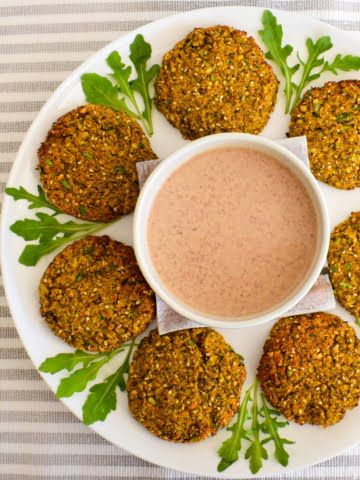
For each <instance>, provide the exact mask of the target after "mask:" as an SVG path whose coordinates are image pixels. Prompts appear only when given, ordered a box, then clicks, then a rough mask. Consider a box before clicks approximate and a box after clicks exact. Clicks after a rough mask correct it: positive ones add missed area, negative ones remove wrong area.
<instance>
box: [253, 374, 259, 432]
mask: <svg viewBox="0 0 360 480" xmlns="http://www.w3.org/2000/svg"><path fill="white" fill-rule="evenodd" d="M258 384H259V380H258V379H257V378H255V382H254V385H253V404H252V431H253V434H254V437H255V438H256V439H257V440H259V428H258V427H259V422H258Z"/></svg>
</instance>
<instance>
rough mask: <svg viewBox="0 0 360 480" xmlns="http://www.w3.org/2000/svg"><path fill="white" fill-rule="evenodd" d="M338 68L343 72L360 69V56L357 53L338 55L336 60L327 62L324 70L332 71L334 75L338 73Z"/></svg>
mask: <svg viewBox="0 0 360 480" xmlns="http://www.w3.org/2000/svg"><path fill="white" fill-rule="evenodd" d="M338 70H342V71H343V72H350V71H351V70H360V57H358V56H356V55H340V54H338V55H336V57H335V58H334V60H333V61H332V62H331V63H329V62H328V61H326V62H325V64H324V66H323V68H322V70H321V73H322V72H331V73H333V74H334V75H337V74H338Z"/></svg>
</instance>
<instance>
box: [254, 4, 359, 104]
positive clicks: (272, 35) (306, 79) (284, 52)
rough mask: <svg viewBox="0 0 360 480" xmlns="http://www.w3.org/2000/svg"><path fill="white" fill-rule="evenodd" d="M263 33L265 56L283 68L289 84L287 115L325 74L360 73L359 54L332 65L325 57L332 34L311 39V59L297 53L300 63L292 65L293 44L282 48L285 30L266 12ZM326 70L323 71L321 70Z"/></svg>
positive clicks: (339, 60)
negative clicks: (299, 71)
mask: <svg viewBox="0 0 360 480" xmlns="http://www.w3.org/2000/svg"><path fill="white" fill-rule="evenodd" d="M262 24H263V30H260V31H259V35H260V37H261V39H262V41H263V42H264V44H265V45H266V47H267V48H268V49H269V51H268V52H267V53H266V54H265V56H266V58H268V59H269V60H273V61H274V62H275V63H277V65H278V66H279V68H280V70H281V73H282V76H283V78H284V81H285V89H284V92H285V99H286V104H285V113H289V112H291V110H292V109H293V108H294V107H295V106H296V105H298V103H299V102H300V99H301V97H302V94H303V92H304V89H305V88H306V87H307V86H308V85H309V84H310V83H311V82H313V81H314V80H317V79H318V78H319V77H320V76H321V75H322V73H323V72H331V73H333V74H334V75H337V72H338V70H342V71H344V72H349V71H350V70H360V57H358V56H355V55H340V54H338V55H336V56H335V58H334V59H333V61H332V62H331V63H329V62H328V61H327V60H325V58H324V53H325V52H327V51H328V50H330V49H331V48H332V47H333V44H332V42H331V38H330V37H329V36H328V35H325V36H323V37H320V38H318V39H317V40H316V41H315V42H314V40H312V39H311V38H307V40H306V48H307V58H306V60H302V59H301V58H300V56H299V53H297V59H298V61H299V63H297V64H295V65H293V66H290V65H289V64H288V58H289V56H290V55H291V54H292V52H293V47H292V46H291V45H285V46H284V47H283V46H282V40H283V29H282V26H281V25H280V24H278V23H277V19H276V17H275V16H274V15H273V14H272V13H271V12H270V11H269V10H265V11H264V13H263V16H262ZM299 67H301V70H302V73H301V78H300V81H299V83H298V84H296V83H295V82H293V81H292V78H293V76H294V74H295V73H296V72H297V71H298V69H299ZM320 67H322V68H320Z"/></svg>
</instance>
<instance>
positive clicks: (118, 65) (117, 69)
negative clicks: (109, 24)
mask: <svg viewBox="0 0 360 480" xmlns="http://www.w3.org/2000/svg"><path fill="white" fill-rule="evenodd" d="M106 63H107V64H108V65H109V67H110V68H111V69H112V70H113V72H114V73H113V74H112V77H113V78H114V80H115V81H116V84H117V86H118V89H119V92H121V93H123V94H124V95H126V96H127V97H128V99H129V100H130V102H131V104H132V105H133V107H134V108H135V111H136V114H137V115H136V116H137V118H141V116H142V115H141V111H140V109H139V106H138V104H137V102H136V99H135V96H134V92H133V90H132V88H131V85H130V83H129V77H130V75H131V67H130V66H128V67H126V66H125V64H124V63H122V60H121V57H120V54H119V52H117V51H114V52H111V53H110V55H109V56H108V58H107V59H106Z"/></svg>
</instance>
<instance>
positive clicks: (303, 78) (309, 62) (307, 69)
mask: <svg viewBox="0 0 360 480" xmlns="http://www.w3.org/2000/svg"><path fill="white" fill-rule="evenodd" d="M316 57H317V54H314V55H313V56H312V57H310V58H308V60H307V62H306V64H305V65H303V68H304V71H303V73H302V76H301V79H300V82H299V85H297V86H296V89H295V91H296V93H295V98H294V101H293V103H292V106H291V108H290V104H289V108H290V110H287V111H286V112H285V113H289V112H291V111H292V110H293V109H294V108H295V107H296V105H297V104H298V103H299V102H300V99H301V95H302V92H303V90H304V88H305V85H306V83H307V80H308V77H309V75H310V73H311V70H312V69H313V66H312V62H313V60H314V59H315V58H316Z"/></svg>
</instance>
